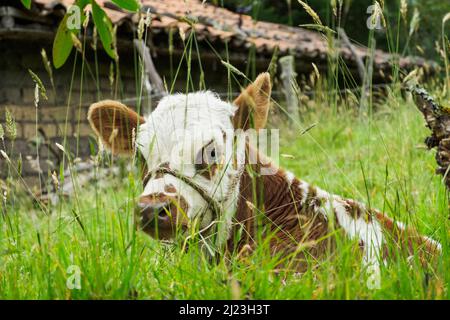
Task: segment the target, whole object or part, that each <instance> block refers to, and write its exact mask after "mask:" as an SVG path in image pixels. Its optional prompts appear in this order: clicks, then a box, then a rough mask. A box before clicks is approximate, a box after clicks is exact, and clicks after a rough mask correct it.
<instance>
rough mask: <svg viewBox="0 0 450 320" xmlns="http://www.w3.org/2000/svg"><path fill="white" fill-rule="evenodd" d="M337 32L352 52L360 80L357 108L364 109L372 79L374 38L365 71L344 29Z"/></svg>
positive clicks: (365, 108) (367, 101)
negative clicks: (359, 96)
mask: <svg viewBox="0 0 450 320" xmlns="http://www.w3.org/2000/svg"><path fill="white" fill-rule="evenodd" d="M338 34H339V36H340V38H341V40H342V41H343V42H344V44H345V45H346V46H347V48H348V49H349V50H350V52H351V53H352V55H353V57H354V59H355V62H356V67H357V68H358V74H359V79H360V81H361V99H360V101H359V108H360V111H366V110H367V106H368V103H369V94H370V93H369V88H370V84H371V81H372V75H373V58H374V54H375V39H372V42H371V48H370V49H371V50H370V57H369V61H368V63H369V65H368V67H367V68H368V70H367V71H366V67H365V66H364V62H363V60H362V59H361V57H360V56H359V55H358V54H357V52H356V49H355V47H354V46H353V45H352V43H351V42H350V40H349V38H348V37H347V34H346V33H345V31H344V29H342V28H338Z"/></svg>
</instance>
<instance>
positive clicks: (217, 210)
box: [143, 167, 222, 221]
mask: <svg viewBox="0 0 450 320" xmlns="http://www.w3.org/2000/svg"><path fill="white" fill-rule="evenodd" d="M157 174H169V175H171V176H173V177H175V178H177V179H179V180H181V181H183V182H184V183H186V184H187V185H188V186H190V187H191V188H192V189H194V190H195V191H196V192H197V193H198V194H200V196H201V197H202V198H203V200H205V202H206V204H207V207H206V208H205V210H208V209H209V210H210V211H211V215H212V220H213V221H217V219H218V218H219V217H220V215H221V213H222V209H221V205H220V204H219V202H218V201H217V200H216V199H214V198H213V197H211V196H210V195H209V194H208V193H207V191H206V190H205V189H204V188H203V187H201V186H200V185H198V184H197V183H196V182H195V181H193V180H192V179H191V178H190V177H188V176H186V175H184V174H182V173H180V172H178V171H175V170H171V169H169V168H166V167H159V168H156V169H154V170H152V171H149V172H148V173H147V174H146V175H145V177H144V179H143V181H144V182H146V181H148V180H149V178H150V177H151V176H153V175H157Z"/></svg>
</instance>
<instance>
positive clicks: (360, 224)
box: [88, 74, 440, 287]
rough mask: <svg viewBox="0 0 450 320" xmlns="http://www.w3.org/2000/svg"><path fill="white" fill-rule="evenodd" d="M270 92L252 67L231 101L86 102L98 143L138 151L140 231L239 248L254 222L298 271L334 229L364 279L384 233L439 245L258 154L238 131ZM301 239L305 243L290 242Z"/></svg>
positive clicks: (409, 246)
mask: <svg viewBox="0 0 450 320" xmlns="http://www.w3.org/2000/svg"><path fill="white" fill-rule="evenodd" d="M270 92H271V84H270V78H269V76H268V74H261V75H260V76H258V78H257V79H256V80H255V82H254V83H253V84H251V85H250V86H248V87H247V88H246V89H245V90H243V92H242V93H241V95H240V96H239V97H238V98H237V99H236V100H235V101H234V102H233V103H227V102H224V101H222V100H220V99H219V98H218V97H217V96H215V95H214V94H213V93H211V92H208V91H206V92H197V93H192V94H188V95H184V94H176V95H170V96H168V97H165V98H163V99H162V100H161V101H160V103H159V104H158V107H157V108H156V109H155V110H154V111H153V112H152V113H151V114H150V115H148V116H147V117H145V118H144V117H141V116H139V115H138V114H137V113H135V112H134V111H132V110H131V109H129V108H127V107H126V106H124V105H122V104H121V103H118V102H115V101H101V102H98V103H96V104H93V105H92V106H91V108H90V110H89V114H88V119H89V121H90V123H91V126H92V128H93V129H94V131H95V132H96V134H97V135H98V136H99V137H100V138H101V141H102V143H103V144H104V145H105V146H106V147H108V148H109V149H111V150H112V152H113V153H116V154H126V155H129V156H131V157H136V156H139V157H141V158H142V159H144V163H145V172H144V181H143V192H142V194H141V196H140V198H139V201H138V205H137V213H138V218H139V220H140V223H141V225H142V228H143V229H144V230H145V231H146V232H147V233H149V234H150V235H152V236H154V237H156V238H160V239H168V238H172V237H173V236H174V235H175V234H177V233H178V234H180V233H181V234H182V235H184V236H185V237H188V236H192V234H193V232H192V230H197V231H198V233H200V234H201V235H202V237H203V238H205V239H207V238H208V237H211V235H214V236H215V237H214V239H215V240H214V241H215V242H214V244H215V245H216V246H217V247H218V248H224V247H227V248H228V250H240V249H241V248H242V247H243V246H244V245H250V246H254V245H257V242H256V241H255V239H256V236H257V234H258V232H260V231H261V230H264V235H265V236H267V237H270V243H271V249H272V251H273V252H274V253H277V252H281V253H283V254H296V259H297V261H298V269H299V270H304V268H306V266H307V265H306V263H304V259H303V258H304V257H305V255H306V254H307V255H310V256H312V257H314V258H320V257H321V256H323V255H324V254H325V253H326V252H329V251H330V250H333V248H334V247H335V246H334V241H333V238H332V237H330V236H329V235H330V234H331V235H332V234H333V233H335V232H342V233H344V234H345V236H346V237H347V238H349V239H352V240H355V241H357V243H358V244H359V246H360V248H361V249H362V262H363V264H364V265H365V267H366V268H367V272H368V273H369V275H370V276H369V285H370V286H372V287H376V286H377V285H378V284H379V265H380V261H383V259H385V258H386V257H388V254H387V250H386V249H387V246H386V243H387V239H393V240H395V241H396V242H397V243H399V244H401V246H402V247H404V248H406V250H408V251H409V252H410V254H415V253H416V252H419V251H420V254H423V255H425V257H426V255H428V254H430V255H432V254H435V253H436V252H439V250H440V247H439V244H438V243H436V242H434V241H433V240H431V239H429V238H427V237H424V236H421V235H419V234H418V233H417V232H415V231H414V230H412V229H408V228H406V227H405V226H403V225H402V224H401V223H397V222H394V221H393V220H392V219H390V218H388V217H387V216H386V215H384V214H383V213H381V212H379V211H377V210H375V209H372V208H367V207H366V206H364V205H363V204H361V203H358V202H357V201H354V200H350V199H343V198H341V197H339V196H336V195H333V194H330V193H328V192H326V191H324V190H321V189H320V188H318V187H314V186H312V185H310V184H308V183H307V182H304V181H301V180H299V179H298V178H296V177H295V176H294V175H293V174H292V173H290V172H288V171H284V170H283V169H280V168H277V167H275V166H273V165H272V164H270V162H268V161H266V160H265V157H264V155H262V154H260V153H259V152H258V150H257V149H255V148H254V146H252V145H251V144H250V143H249V141H248V139H247V138H248V135H247V133H248V132H249V131H250V130H252V129H254V130H256V131H258V130H261V129H262V128H264V126H265V124H266V120H267V115H268V109H269V102H270ZM236 132H239V134H238V135H236V134H235V133H236ZM239 138H243V139H239ZM251 160H255V161H251ZM238 234H239V235H240V237H237V235H238ZM323 239H327V240H323ZM304 244H308V246H307V250H300V249H301V248H303V247H302V245H304ZM419 249H420V250H419ZM418 254H419V253H418Z"/></svg>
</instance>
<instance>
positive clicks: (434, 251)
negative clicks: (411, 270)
mask: <svg viewBox="0 0 450 320" xmlns="http://www.w3.org/2000/svg"><path fill="white" fill-rule="evenodd" d="M375 217H376V219H377V220H378V222H379V223H380V224H381V226H382V228H383V229H384V230H385V232H384V234H385V238H386V236H389V237H390V239H389V237H388V239H387V241H389V242H387V241H384V244H383V255H384V257H385V258H386V257H391V258H394V257H395V256H396V252H395V251H394V250H393V248H392V244H397V245H398V247H399V249H400V252H401V253H403V254H406V255H415V254H418V256H419V259H420V261H421V262H422V264H424V265H425V264H427V263H429V262H432V263H435V262H436V258H437V257H438V256H439V254H440V251H441V250H440V248H439V247H438V246H437V245H436V244H435V243H434V242H432V241H430V240H429V239H427V238H426V237H425V236H423V235H421V234H420V233H419V232H418V231H417V230H415V229H414V228H411V227H405V228H402V227H400V226H399V225H398V224H397V223H396V222H395V221H394V220H393V219H391V218H390V217H388V216H387V215H385V214H383V213H381V212H376V213H375Z"/></svg>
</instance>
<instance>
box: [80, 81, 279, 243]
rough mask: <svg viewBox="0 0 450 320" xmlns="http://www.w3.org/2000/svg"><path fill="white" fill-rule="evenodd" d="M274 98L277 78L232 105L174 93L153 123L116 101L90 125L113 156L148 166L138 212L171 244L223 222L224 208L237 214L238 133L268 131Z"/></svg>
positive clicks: (98, 109)
mask: <svg viewBox="0 0 450 320" xmlns="http://www.w3.org/2000/svg"><path fill="white" fill-rule="evenodd" d="M270 93H271V83H270V77H269V75H268V74H267V73H263V74H260V75H259V76H258V77H257V78H256V80H255V81H254V82H253V83H252V84H250V85H249V86H248V87H247V88H246V89H245V90H243V91H242V93H241V94H240V95H239V97H237V98H236V99H235V100H234V101H233V103H228V102H225V101H222V100H220V99H219V98H218V96H216V95H215V94H213V93H212V92H210V91H202V92H196V93H190V94H187V95H185V94H174V95H169V96H166V97H165V98H163V99H162V100H161V101H160V102H159V104H158V106H157V107H156V108H155V110H154V111H153V112H152V113H151V114H149V115H148V116H146V117H142V116H140V115H138V114H137V113H136V112H135V111H133V110H132V109H130V108H128V107H126V106H125V105H123V104H121V103H119V102H116V101H111V100H105V101H100V102H97V103H94V104H93V105H91V107H90V109H89V112H88V119H89V122H90V124H91V126H92V128H93V130H94V132H95V133H96V134H97V136H98V137H99V138H100V139H101V141H102V143H103V145H104V146H105V147H106V148H108V149H110V150H111V151H112V153H113V154H122V155H128V156H130V157H133V156H135V155H138V156H140V157H141V158H142V159H144V164H145V169H144V171H145V174H144V178H143V192H142V194H141V195H140V197H139V199H138V200H137V205H136V213H137V214H136V217H137V219H138V221H139V224H140V226H141V228H142V229H143V230H144V231H146V232H147V233H148V234H150V235H151V236H153V237H155V238H159V239H170V238H173V237H174V236H175V234H176V233H177V232H178V231H181V234H184V235H185V234H187V233H188V232H189V230H191V228H192V227H194V226H195V227H196V228H198V230H204V229H207V228H208V226H210V225H211V224H212V223H214V221H215V219H219V217H218V216H217V211H218V210H217V209H218V208H217V206H219V207H220V208H219V209H220V211H222V212H225V211H228V212H232V211H233V210H234V209H235V206H236V202H237V198H238V194H237V193H238V189H239V186H238V184H239V178H240V174H241V173H242V169H243V167H244V164H243V163H242V157H243V156H245V155H242V154H237V153H239V151H236V150H237V148H236V146H235V144H236V143H235V141H236V139H235V137H236V136H235V135H234V134H233V133H234V131H235V130H236V129H242V130H247V129H249V128H254V129H256V130H258V129H260V128H263V127H264V126H265V124H266V120H267V114H268V109H269V101H270ZM213 204H214V205H213ZM221 219H227V220H230V219H231V217H230V215H227V217H221Z"/></svg>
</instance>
